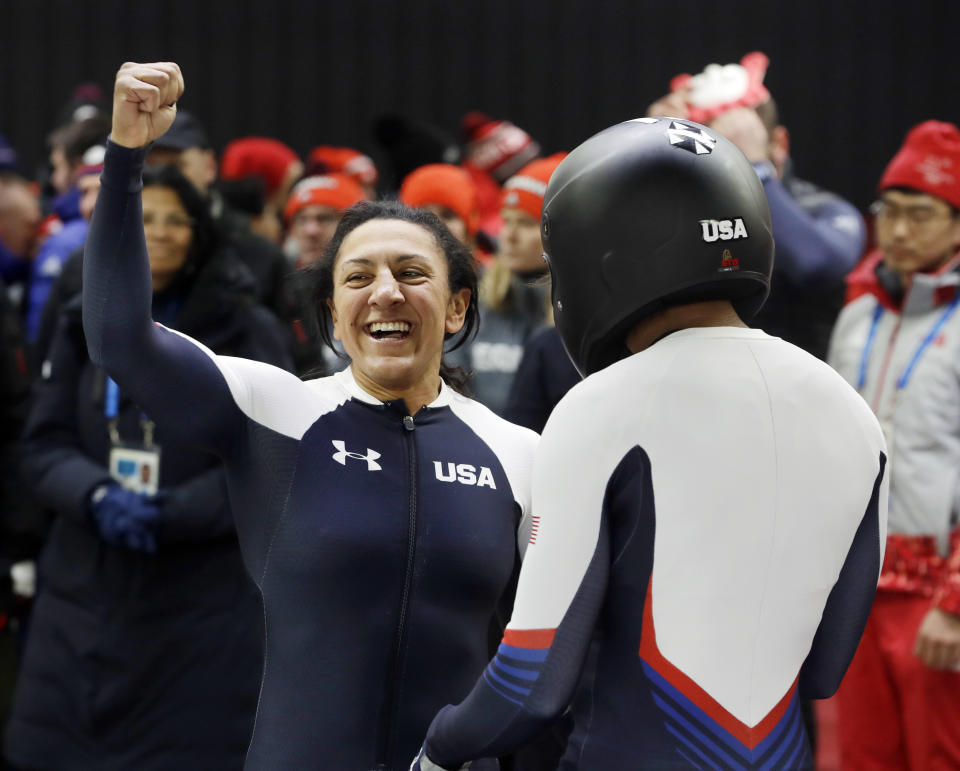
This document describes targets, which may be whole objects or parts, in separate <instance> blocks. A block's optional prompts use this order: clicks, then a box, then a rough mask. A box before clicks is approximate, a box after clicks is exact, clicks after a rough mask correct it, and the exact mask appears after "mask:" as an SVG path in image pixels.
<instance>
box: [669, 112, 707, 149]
mask: <svg viewBox="0 0 960 771" xmlns="http://www.w3.org/2000/svg"><path fill="white" fill-rule="evenodd" d="M667 138H668V139H669V140H670V144H672V145H673V146H674V147H679V148H680V149H682V150H686V151H688V152H691V153H696V154H697V155H709V154H710V153H712V152H713V148H714V147H716V146H717V140H716V139H715V138H714V137H712V136H710V135H709V134H708V133H707V132H706V131H704V130H703V129H701V128H698V127H695V126H690V125H688V124H686V123H681V122H680V121H677V120H675V121H673V122H672V123H671V124H670V128H668V129H667Z"/></svg>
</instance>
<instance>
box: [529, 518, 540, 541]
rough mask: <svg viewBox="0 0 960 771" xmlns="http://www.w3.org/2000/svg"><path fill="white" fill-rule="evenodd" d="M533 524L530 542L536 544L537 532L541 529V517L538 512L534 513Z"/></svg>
mask: <svg viewBox="0 0 960 771" xmlns="http://www.w3.org/2000/svg"><path fill="white" fill-rule="evenodd" d="M532 519H533V524H532V525H531V526H530V544H531V545H532V544H535V543H536V542H537V532H538V531H539V530H540V517H538V516H537V515H536V514H534V515H533V517H532Z"/></svg>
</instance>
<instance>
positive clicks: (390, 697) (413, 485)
mask: <svg viewBox="0 0 960 771" xmlns="http://www.w3.org/2000/svg"><path fill="white" fill-rule="evenodd" d="M415 428H416V425H415V424H414V421H413V416H412V415H404V416H403V441H404V444H405V446H406V455H407V475H408V476H407V479H408V482H407V563H406V568H405V570H404V575H403V594H402V595H401V597H400V616H399V619H398V621H397V629H396V633H395V634H394V638H393V648H392V650H391V653H390V668H389V670H388V672H387V683H386V689H385V693H384V700H383V708H382V710H381V713H380V732H379V736H378V738H377V756H376V757H377V764H376V766H374V771H381V770H382V769H389V768H390V756H391V755H392V753H393V738H392V736H393V732H394V728H395V726H396V721H397V712H398V711H399V706H400V705H399V704H398V698H399V690H400V689H399V683H398V680H399V678H400V671H401V669H402V668H403V659H404V652H405V650H406V632H407V628H406V627H407V608H408V606H409V604H410V589H411V586H412V584H413V566H414V560H415V557H416V550H417V444H416V437H415V436H414V433H413V432H414V429H415Z"/></svg>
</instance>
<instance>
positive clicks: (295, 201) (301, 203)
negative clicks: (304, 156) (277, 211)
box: [283, 174, 367, 223]
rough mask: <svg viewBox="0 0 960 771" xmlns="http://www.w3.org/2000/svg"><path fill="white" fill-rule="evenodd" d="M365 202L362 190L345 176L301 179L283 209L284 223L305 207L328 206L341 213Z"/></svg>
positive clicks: (365, 197)
mask: <svg viewBox="0 0 960 771" xmlns="http://www.w3.org/2000/svg"><path fill="white" fill-rule="evenodd" d="M365 200H367V196H366V195H364V193H363V189H362V188H361V187H360V185H358V184H357V183H356V182H355V181H354V180H353V179H352V178H350V177H348V176H347V175H346V174H322V175H319V176H315V177H306V178H305V179H301V180H300V181H299V182H297V184H296V185H295V186H294V188H293V190H292V191H291V193H290V198H289V199H288V200H287V205H286V206H285V207H284V208H283V219H284V222H287V223H289V222H290V220H291V219H293V217H294V215H295V214H296V213H297V212H298V211H300V210H301V209H302V208H304V207H305V206H329V207H330V208H331V209H336V210H337V211H343V210H344V209H349V208H350V207H351V206H353V205H354V204H355V203H359V202H360V201H365Z"/></svg>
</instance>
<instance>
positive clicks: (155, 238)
mask: <svg viewBox="0 0 960 771" xmlns="http://www.w3.org/2000/svg"><path fill="white" fill-rule="evenodd" d="M143 232H144V235H145V236H146V238H147V254H148V256H149V257H150V274H151V276H152V277H153V289H154V291H159V290H161V289H163V288H164V287H166V286H167V285H168V284H169V283H170V282H171V281H172V280H173V279H174V277H175V276H176V275H177V273H179V272H180V269H181V268H183V265H184V263H186V261H187V254H188V253H189V251H190V244H191V243H192V242H193V223H192V222H191V220H190V215H189V214H188V213H187V210H186V209H185V208H184V206H183V204H182V203H181V202H180V197H179V196H178V195H177V193H176V191H175V190H173V189H172V188H169V187H160V186H151V187H145V188H144V189H143Z"/></svg>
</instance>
